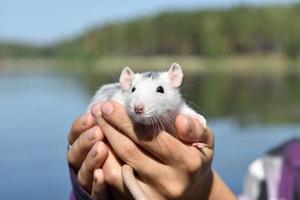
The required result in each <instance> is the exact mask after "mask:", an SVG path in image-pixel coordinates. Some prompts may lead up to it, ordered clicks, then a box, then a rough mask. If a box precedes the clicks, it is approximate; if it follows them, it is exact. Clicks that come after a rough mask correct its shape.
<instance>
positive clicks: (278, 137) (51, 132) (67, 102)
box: [0, 73, 300, 200]
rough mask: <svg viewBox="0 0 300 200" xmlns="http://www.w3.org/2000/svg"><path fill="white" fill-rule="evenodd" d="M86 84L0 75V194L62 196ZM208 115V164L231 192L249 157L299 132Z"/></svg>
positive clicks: (238, 186)
mask: <svg viewBox="0 0 300 200" xmlns="http://www.w3.org/2000/svg"><path fill="white" fill-rule="evenodd" d="M90 88H91V86H89V83H87V81H86V80H83V79H82V78H80V77H78V76H66V75H61V74H55V73H34V74H28V73H27V74H5V75H4V74H3V75H0V142H1V143H0V177H1V182H0V199H31V200H34V199H49V200H53V199H57V200H58V199H67V198H68V196H69V193H70V189H71V186H70V181H69V177H68V171H67V162H66V146H67V135H68V131H69V128H70V125H71V123H72V121H73V120H74V119H75V117H77V116H79V115H80V114H82V113H83V112H84V111H85V108H86V106H87V104H88V102H89V99H90V97H91V92H90ZM204 108H205V107H204ZM299 108H300V107H299ZM212 115H213V116H214V117H213V118H211V119H210V118H209V119H208V120H209V125H210V126H211V127H212V129H213V130H214V132H215V134H216V153H215V158H214V168H215V169H216V171H218V172H219V174H220V175H221V176H222V177H223V178H224V180H225V181H226V182H227V183H228V184H229V186H230V187H231V188H232V189H233V190H234V192H236V193H240V192H241V191H242V182H243V178H244V175H245V172H246V169H247V166H248V165H249V163H250V162H251V161H253V160H254V159H255V158H257V157H259V156H261V155H263V154H264V152H265V151H267V150H268V149H269V148H272V147H275V146H276V145H279V144H280V143H282V142H284V141H285V140H288V139H290V138H293V137H300V125H299V123H297V122H295V121H294V122H293V123H290V122H282V123H279V124H278V123H251V124H246V125H245V124H244V123H242V124H244V125H242V126H241V122H240V121H239V120H236V118H235V117H231V118H228V117H218V115H217V114H212ZM220 116H221V115H220ZM222 116H223V115H222Z"/></svg>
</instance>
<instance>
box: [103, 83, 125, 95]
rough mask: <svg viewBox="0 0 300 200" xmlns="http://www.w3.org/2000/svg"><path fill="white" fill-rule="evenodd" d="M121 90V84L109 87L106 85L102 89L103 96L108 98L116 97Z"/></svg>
mask: <svg viewBox="0 0 300 200" xmlns="http://www.w3.org/2000/svg"><path fill="white" fill-rule="evenodd" d="M118 90H121V85H120V84H119V83H115V84H109V85H105V86H104V87H103V88H102V92H103V94H104V95H105V96H106V97H107V98H108V99H110V98H112V97H113V96H114V94H115V93H116V92H117V91H118Z"/></svg>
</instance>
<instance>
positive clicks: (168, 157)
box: [96, 102, 193, 164]
mask: <svg viewBox="0 0 300 200" xmlns="http://www.w3.org/2000/svg"><path fill="white" fill-rule="evenodd" d="M101 113H102V115H101V116H103V117H104V118H105V120H102V119H103V118H102V117H101V116H97V117H96V120H97V123H98V124H100V126H101V128H102V130H103V131H104V129H103V128H105V126H106V125H107V123H106V121H107V122H108V123H109V124H111V125H112V126H114V127H115V128H116V129H117V130H120V132H122V133H124V134H125V135H126V136H128V137H129V138H130V139H131V140H133V141H134V142H135V143H137V144H139V145H141V146H142V147H143V148H145V149H146V150H147V151H149V152H150V153H151V154H153V155H154V156H155V157H156V158H157V159H159V160H161V161H162V162H164V163H166V164H171V163H174V164H176V163H177V164H178V163H180V162H181V161H182V158H183V157H184V156H186V155H185V154H188V153H190V152H189V148H188V146H186V145H184V144H183V143H182V142H180V141H179V140H178V139H176V138H174V137H173V136H171V135H170V134H169V133H167V132H165V131H162V132H160V133H158V134H157V136H156V137H155V138H153V139H152V140H145V139H142V138H141V136H140V135H138V134H140V133H142V132H141V130H137V129H136V128H135V127H134V125H133V123H132V121H131V120H130V118H129V117H128V114H127V112H126V110H125V108H124V107H123V106H122V105H120V104H118V103H116V102H105V103H103V104H102V105H101ZM106 136H107V137H109V136H108V134H107V135H106ZM191 151H193V150H191Z"/></svg>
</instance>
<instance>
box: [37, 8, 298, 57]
mask: <svg viewBox="0 0 300 200" xmlns="http://www.w3.org/2000/svg"><path fill="white" fill-rule="evenodd" d="M244 53H246V54H252V53H255V54H256V53H281V54H285V55H288V56H290V57H296V56H298V54H299V53H300V4H294V5H289V6H269V7H235V8H231V9H223V10H216V9H214V10H197V11H186V12H167V13H162V14H160V15H157V16H154V17H148V18H142V19H137V20H135V21H130V22H126V23H115V24H110V25H106V26H103V27H99V28H95V29H93V30H91V31H88V32H87V33H86V34H84V35H82V36H81V37H78V38H74V39H72V40H69V41H65V42H62V43H59V44H57V45H56V46H54V47H51V48H47V49H46V50H44V51H43V55H48V56H77V57H78V56H84V57H89V56H90V57H94V56H101V55H156V54H159V55H162V54H163V55H171V54H177V55H178V54H180V55H204V56H219V55H228V54H244Z"/></svg>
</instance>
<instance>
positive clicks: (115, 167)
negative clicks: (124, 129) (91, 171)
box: [102, 147, 125, 193]
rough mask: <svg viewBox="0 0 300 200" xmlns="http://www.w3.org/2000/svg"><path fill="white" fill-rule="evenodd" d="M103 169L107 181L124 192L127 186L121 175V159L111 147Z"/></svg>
mask: <svg viewBox="0 0 300 200" xmlns="http://www.w3.org/2000/svg"><path fill="white" fill-rule="evenodd" d="M102 169H103V173H104V180H105V182H106V183H107V184H108V185H110V186H112V187H113V188H115V189H116V190H117V191H119V192H121V193H123V192H124V191H125V188H124V184H123V180H122V177H121V161H120V160H119V159H118V158H117V156H116V155H115V154H114V153H113V152H112V149H111V148H110V147H109V151H108V156H107V159H106V160H105V162H104V164H103V166H102Z"/></svg>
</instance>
